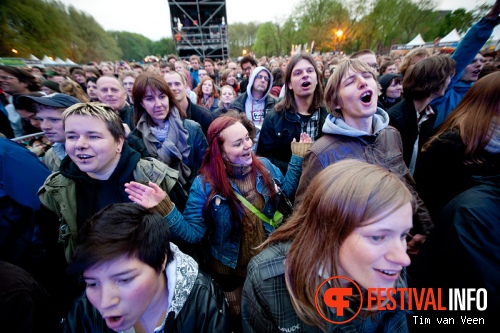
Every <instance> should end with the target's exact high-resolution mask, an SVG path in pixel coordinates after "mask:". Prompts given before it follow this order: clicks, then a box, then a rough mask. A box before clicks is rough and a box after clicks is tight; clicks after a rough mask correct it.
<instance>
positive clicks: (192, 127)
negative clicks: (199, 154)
mask: <svg viewBox="0 0 500 333" xmlns="http://www.w3.org/2000/svg"><path fill="white" fill-rule="evenodd" d="M182 124H183V125H184V128H185V129H187V130H188V131H197V130H200V131H201V125H200V124H199V123H197V122H196V121H194V120H191V119H184V120H183V121H182Z"/></svg>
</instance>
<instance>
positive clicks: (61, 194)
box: [0, 0, 500, 333]
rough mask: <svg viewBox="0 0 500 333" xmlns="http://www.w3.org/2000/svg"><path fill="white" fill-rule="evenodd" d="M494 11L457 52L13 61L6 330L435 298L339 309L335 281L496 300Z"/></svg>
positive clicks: (499, 246) (247, 326)
mask: <svg viewBox="0 0 500 333" xmlns="http://www.w3.org/2000/svg"><path fill="white" fill-rule="evenodd" d="M499 14H500V0H497V1H496V2H495V3H494V4H493V6H492V7H491V9H490V11H489V12H488V13H487V14H486V15H485V16H484V17H483V18H482V19H481V20H480V21H479V22H477V23H476V24H475V25H474V26H473V27H472V28H471V29H470V30H469V31H468V32H467V34H466V35H465V36H464V38H463V39H462V40H461V42H460V43H459V45H458V46H457V48H456V49H455V50H454V52H453V53H452V54H451V56H450V55H449V54H439V53H433V52H432V51H431V50H429V49H426V48H420V47H418V48H415V49H413V50H411V51H410V52H408V53H407V54H405V55H397V56H396V55H377V54H376V53H375V52H373V51H372V50H368V49H367V50H361V51H358V52H356V53H353V54H350V55H331V54H325V55H314V54H310V53H305V52H299V53H295V54H292V55H290V56H286V57H270V58H268V57H262V58H260V59H257V58H255V57H254V56H253V55H247V56H245V57H242V58H241V59H240V60H239V61H233V60H231V59H227V60H224V61H214V60H212V59H210V58H205V59H203V61H202V60H201V59H200V58H199V57H198V56H197V55H192V56H191V57H190V58H189V59H179V58H178V57H177V56H175V55H170V56H169V57H168V59H167V61H165V62H156V63H154V64H147V65H140V64H130V63H128V62H126V61H116V62H115V63H108V62H103V63H101V64H100V65H98V64H96V63H93V64H89V65H85V66H74V67H71V68H39V67H31V68H20V67H13V66H0V89H1V94H0V98H1V100H0V117H1V119H0V124H1V127H0V170H2V172H1V177H2V178H1V179H0V267H1V269H2V274H0V322H2V323H3V327H4V328H6V329H8V331H9V332H10V331H12V332H21V331H22V332H29V331H34V330H35V329H42V330H43V331H47V332H49V331H50V332H109V331H116V332H153V331H155V332H279V331H281V332H336V331H337V329H340V328H342V329H343V330H345V331H353V332H354V331H355V332H410V333H412V332H416V333H418V332H420V331H423V330H424V329H426V328H427V327H426V326H422V325H416V323H415V322H414V320H413V319H412V318H413V316H414V315H416V314H417V315H425V316H427V317H433V316H439V315H441V316H442V315H443V314H439V313H438V314H436V313H432V312H425V311H424V312H419V311H418V310H419V309H418V310H415V311H408V307H407V308H406V309H405V308H404V307H401V306H396V307H395V308H394V309H393V310H391V311H384V310H379V309H376V308H370V307H369V306H367V305H366V303H365V301H363V298H356V297H352V298H349V297H347V298H349V300H350V303H349V309H348V310H349V311H347V314H346V313H344V312H343V311H341V312H339V310H338V309H336V308H330V307H329V306H327V302H326V300H324V299H323V300H320V301H319V303H318V302H316V301H317V299H316V298H315V297H316V296H315V295H316V293H317V289H318V287H319V286H320V285H322V281H324V280H325V279H328V278H329V277H333V276H343V277H345V278H347V279H349V280H350V281H351V282H353V283H355V284H357V285H359V286H360V288H361V292H362V293H365V294H366V292H367V291H368V290H369V289H371V288H397V287H414V288H427V289H432V288H436V289H437V288H443V290H445V289H446V290H448V288H485V289H486V290H487V292H488V309H487V311H485V312H484V313H481V315H483V316H488V315H491V314H495V313H496V312H497V311H499V310H500V293H499V290H500V282H499V279H498V276H500V242H499V241H498V239H499V237H500V209H499V207H500V71H499V69H500V54H499V53H498V52H495V51H493V52H492V51H490V50H487V51H481V49H482V47H483V45H484V44H485V43H486V41H487V39H488V38H489V37H490V35H491V33H492V31H493V28H494V27H495V25H496V24H498V23H499V22H500V19H499ZM348 286H350V284H349V283H347V284H346V283H345V282H342V281H340V280H333V281H331V282H330V287H332V288H337V287H338V288H341V287H348ZM401 298H403V299H399V298H398V304H402V303H400V302H404V301H406V302H412V300H408V299H404V297H401ZM443 298H444V305H446V302H447V301H448V298H447V297H443ZM413 302H415V300H413ZM357 306H359V307H360V308H361V310H360V315H359V316H357V317H356V318H355V320H347V319H348V317H349V314H350V313H356V307H357ZM461 313H462V312H460V311H458V312H456V313H455V315H460V314H461ZM468 314H470V313H468ZM325 319H327V320H325ZM457 321H459V319H457ZM334 322H337V323H339V322H345V324H334ZM458 325H459V324H458V323H457V326H453V327H449V328H450V329H452V331H453V332H456V331H460V332H468V327H466V326H458ZM340 326H341V327H340Z"/></svg>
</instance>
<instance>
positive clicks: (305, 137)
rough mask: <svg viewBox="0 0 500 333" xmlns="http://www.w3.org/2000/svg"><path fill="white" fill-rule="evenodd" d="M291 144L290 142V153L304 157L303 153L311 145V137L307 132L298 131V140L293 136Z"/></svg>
mask: <svg viewBox="0 0 500 333" xmlns="http://www.w3.org/2000/svg"><path fill="white" fill-rule="evenodd" d="M291 144H292V154H294V155H297V156H300V157H304V155H305V154H306V151H307V150H308V149H309V148H310V147H311V145H312V139H311V137H310V136H309V134H307V133H306V132H302V133H300V138H299V142H297V140H295V138H293V140H292V143H291Z"/></svg>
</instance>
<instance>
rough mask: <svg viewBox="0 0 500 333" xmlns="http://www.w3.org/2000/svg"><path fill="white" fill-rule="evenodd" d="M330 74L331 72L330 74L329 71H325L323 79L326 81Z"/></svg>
mask: <svg viewBox="0 0 500 333" xmlns="http://www.w3.org/2000/svg"><path fill="white" fill-rule="evenodd" d="M331 74H332V72H330V69H328V68H327V69H325V71H324V72H323V77H324V78H325V79H328V78H329V77H330V75H331Z"/></svg>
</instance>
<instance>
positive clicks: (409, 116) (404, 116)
mask: <svg viewBox="0 0 500 333" xmlns="http://www.w3.org/2000/svg"><path fill="white" fill-rule="evenodd" d="M434 112H435V111H434ZM387 113H388V114H389V125H390V126H393V127H395V128H396V129H397V130H398V131H399V133H400V134H401V140H402V141H403V159H404V161H405V164H406V166H407V167H409V166H410V162H411V156H412V154H413V147H414V145H415V140H417V136H418V151H420V150H421V149H422V146H423V145H424V143H425V142H426V141H427V140H428V139H429V138H430V137H431V136H432V135H433V133H434V130H433V128H434V122H435V120H436V114H435V113H434V114H433V115H430V116H429V118H428V119H427V120H426V121H424V122H423V123H422V125H421V126H420V134H419V131H418V124H417V111H416V110H415V105H414V104H413V100H411V99H404V100H402V101H401V102H399V103H398V104H396V105H394V106H393V107H391V108H389V110H387Z"/></svg>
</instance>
